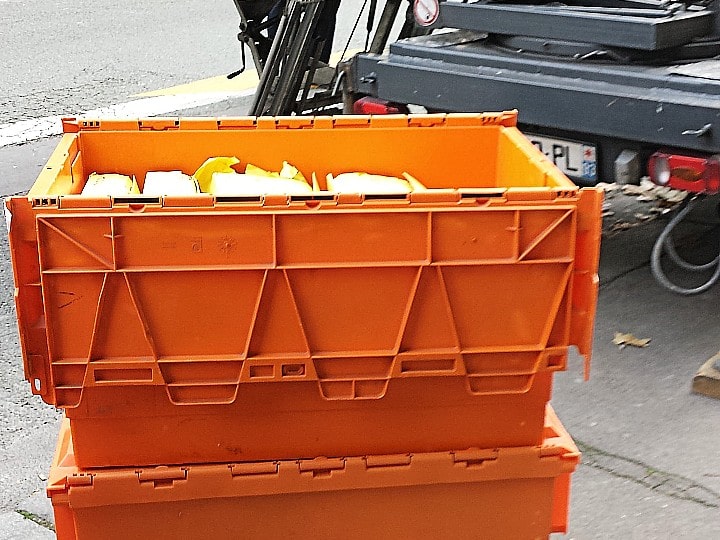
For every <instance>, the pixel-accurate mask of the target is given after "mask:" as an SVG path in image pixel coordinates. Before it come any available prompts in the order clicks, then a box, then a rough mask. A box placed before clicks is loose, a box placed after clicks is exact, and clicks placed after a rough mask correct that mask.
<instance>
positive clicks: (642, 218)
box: [635, 213, 652, 221]
mask: <svg viewBox="0 0 720 540" xmlns="http://www.w3.org/2000/svg"><path fill="white" fill-rule="evenodd" d="M635 218H636V219H639V220H640V221H647V220H648V219H650V218H652V216H651V215H650V214H640V213H636V214H635Z"/></svg>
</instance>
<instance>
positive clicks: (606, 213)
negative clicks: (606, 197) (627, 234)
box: [602, 210, 615, 217]
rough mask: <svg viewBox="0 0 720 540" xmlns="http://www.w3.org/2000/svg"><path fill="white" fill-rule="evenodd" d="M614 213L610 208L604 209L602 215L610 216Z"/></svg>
mask: <svg viewBox="0 0 720 540" xmlns="http://www.w3.org/2000/svg"><path fill="white" fill-rule="evenodd" d="M614 215H615V212H613V211H612V210H605V211H604V212H603V213H602V217H611V216H614Z"/></svg>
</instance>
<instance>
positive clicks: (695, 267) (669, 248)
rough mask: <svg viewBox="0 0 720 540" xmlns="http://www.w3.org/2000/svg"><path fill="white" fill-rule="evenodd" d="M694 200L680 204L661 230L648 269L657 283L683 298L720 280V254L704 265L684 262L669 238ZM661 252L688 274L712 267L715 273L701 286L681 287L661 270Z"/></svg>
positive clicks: (706, 288)
mask: <svg viewBox="0 0 720 540" xmlns="http://www.w3.org/2000/svg"><path fill="white" fill-rule="evenodd" d="M696 200H697V197H690V198H687V199H685V200H684V201H683V202H682V205H681V206H680V209H679V210H678V212H677V213H676V214H675V216H673V218H672V219H671V220H670V222H669V223H668V224H667V226H666V227H665V228H664V229H663V231H662V232H661V233H660V236H658V238H657V240H656V241H655V245H654V246H653V250H652V255H651V256H650V269H651V271H652V274H653V276H655V279H656V280H657V282H658V283H659V284H660V285H662V286H663V287H665V288H666V289H668V290H669V291H672V292H674V293H676V294H680V295H683V296H691V295H694V294H700V293H703V292H705V291H707V290H708V289H709V288H710V287H712V286H713V285H715V283H717V281H718V279H720V253H718V256H717V257H715V258H714V259H713V260H712V261H710V262H707V263H704V264H693V263H691V262H688V261H686V260H685V259H683V258H682V257H681V256H680V255H679V254H678V252H677V250H676V249H675V243H674V242H673V239H672V236H671V233H672V231H673V229H674V228H675V227H676V226H677V225H678V223H680V222H681V221H682V220H683V219H684V218H685V216H687V214H688V213H689V212H690V210H691V209H692V207H693V205H694V203H695V201H696ZM663 252H667V254H668V256H669V258H670V259H671V260H672V262H673V263H674V264H676V265H677V266H679V267H680V268H682V269H684V270H687V271H689V272H702V271H705V270H710V269H711V268H713V267H715V271H714V272H713V273H712V275H711V276H710V278H709V279H708V280H707V281H706V282H705V283H703V284H702V285H699V286H697V287H682V286H680V285H677V284H675V283H673V282H672V281H670V279H669V278H668V277H667V274H666V273H665V271H664V270H663V268H662V265H661V264H660V263H661V258H662V255H663Z"/></svg>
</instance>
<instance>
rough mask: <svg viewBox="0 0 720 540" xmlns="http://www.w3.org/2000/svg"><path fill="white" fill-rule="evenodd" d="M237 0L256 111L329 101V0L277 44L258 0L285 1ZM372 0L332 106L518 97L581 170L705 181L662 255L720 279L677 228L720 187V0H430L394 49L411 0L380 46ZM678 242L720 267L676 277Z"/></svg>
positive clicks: (302, 14) (298, 3) (543, 135)
mask: <svg viewBox="0 0 720 540" xmlns="http://www.w3.org/2000/svg"><path fill="white" fill-rule="evenodd" d="M234 1H235V4H236V6H237V8H238V11H239V12H240V14H241V33H240V35H239V36H238V37H239V39H240V40H241V42H243V43H245V44H247V45H249V46H250V49H251V50H253V59H254V60H255V63H256V65H258V69H259V71H261V73H262V76H261V82H260V85H259V87H258V91H257V94H256V96H255V102H254V103H253V107H252V109H251V113H252V114H258V115H261V114H293V113H296V114H302V113H305V112H308V111H310V112H317V111H318V110H319V108H318V107H317V106H315V105H313V104H312V103H311V100H309V99H308V97H309V96H310V95H311V93H312V92H310V88H311V83H312V79H313V74H314V70H315V69H316V67H317V66H318V64H317V62H316V61H315V58H316V56H317V55H316V50H317V49H315V48H313V47H318V44H317V43H316V42H313V40H312V39H310V38H308V36H313V30H312V28H313V24H314V22H313V21H314V19H315V18H316V17H317V13H319V11H320V9H321V6H320V4H322V2H323V1H324V0H287V2H286V3H285V10H284V13H283V17H282V20H280V22H279V25H278V28H279V30H278V32H277V34H276V35H275V39H274V41H271V43H272V46H270V45H268V43H267V39H266V40H265V41H263V39H260V38H258V37H257V36H258V35H261V34H262V30H263V29H264V28H266V27H267V26H265V27H263V26H262V25H267V24H268V23H267V22H264V21H263V19H262V17H260V16H258V15H257V12H262V11H263V9H264V10H265V11H266V12H267V10H269V7H268V6H269V5H271V4H272V3H273V1H272V0H270V1H269V0H254V1H252V0H234ZM368 1H369V2H370V5H369V12H370V14H369V15H368V18H367V21H368V24H367V30H368V41H367V42H366V52H364V53H360V54H357V55H355V56H354V57H352V58H351V59H350V60H348V61H346V62H343V63H342V64H341V65H340V66H339V69H338V71H337V72H336V73H335V76H334V78H333V81H332V84H331V85H330V86H331V88H332V90H326V91H325V92H319V91H315V92H314V96H315V97H316V98H317V97H319V98H321V99H320V101H319V103H320V106H324V105H329V104H332V103H337V102H338V101H339V99H340V98H339V96H338V90H339V88H340V87H342V90H343V99H344V110H345V112H355V113H368V114H369V113H373V114H378V113H383V112H388V113H389V112H403V111H406V110H407V109H406V106H408V105H415V106H421V107H424V108H425V109H426V110H428V111H430V112H450V111H478V112H482V111H493V110H507V109H518V110H519V111H520V112H519V120H520V127H521V129H522V130H523V132H524V133H525V134H526V135H527V136H528V137H529V138H530V139H531V140H532V141H533V142H534V144H535V145H536V146H537V147H538V148H539V149H540V150H541V151H542V152H543V153H545V154H546V155H547V156H548V157H549V158H550V159H551V160H553V161H554V162H555V164H556V165H558V167H560V168H561V169H562V170H563V171H564V172H565V173H566V174H567V175H568V176H570V177H571V178H573V179H574V180H575V181H576V182H577V183H578V184H581V185H583V184H584V185H588V184H595V183H597V182H598V181H600V180H603V181H606V182H613V181H616V182H621V183H637V182H638V181H639V179H640V177H641V176H643V175H649V176H650V178H651V179H652V180H653V181H654V182H655V183H657V184H659V185H666V186H669V187H672V188H676V189H683V190H686V191H689V192H691V193H692V194H694V198H693V199H691V201H689V202H688V203H687V204H686V205H683V207H682V208H681V209H680V210H679V211H678V214H677V215H676V216H675V218H674V219H673V220H672V221H671V222H670V223H669V224H668V226H667V229H666V230H665V231H664V232H663V234H662V235H661V236H660V238H659V239H658V243H657V244H656V246H655V250H654V252H653V264H652V268H653V271H654V273H655V275H656V276H657V279H658V281H659V282H660V283H661V284H662V285H663V286H665V287H668V288H669V289H670V290H673V291H674V292H677V293H681V294H696V293H699V292H703V291H704V290H707V288H709V287H710V286H711V285H712V284H713V283H715V282H716V281H717V280H718V279H720V259H718V258H715V259H713V260H712V261H710V262H709V263H707V264H701V265H696V264H691V263H689V262H687V261H684V260H683V259H681V258H680V256H679V255H678V254H677V251H676V250H675V248H674V245H673V244H672V241H671V240H670V234H671V232H672V230H673V229H674V227H675V226H676V225H677V223H678V222H679V221H680V220H682V219H683V218H684V217H685V216H686V215H687V213H688V212H689V211H690V209H691V208H692V207H693V205H694V201H695V200H696V199H697V198H701V197H703V196H705V195H713V194H715V193H717V192H718V191H720V13H719V10H720V0H693V1H690V2H684V3H681V2H673V1H667V0H566V1H565V2H564V3H557V2H549V1H547V0H481V1H475V2H468V1H466V0H463V1H461V0H416V1H413V2H412V3H411V5H413V6H414V17H415V24H414V25H413V24H412V23H409V24H406V25H405V27H404V28H403V31H402V32H401V36H400V37H401V39H399V40H398V41H395V42H393V43H391V44H390V47H389V49H387V50H386V48H385V46H386V44H387V43H388V42H389V34H390V29H391V28H392V26H393V22H394V20H395V18H396V17H397V14H398V12H399V9H400V5H401V4H402V3H403V0H387V1H386V2H385V5H384V9H383V12H382V15H381V16H380V17H379V22H378V27H377V29H376V31H375V36H374V38H373V39H372V45H370V46H368V43H369V36H370V30H371V29H372V25H373V20H374V13H375V7H376V3H377V2H376V0H366V2H365V5H367V4H368ZM260 4H264V5H263V6H262V7H263V9H258V5H260ZM251 6H252V7H251ZM364 7H365V6H364ZM243 9H245V10H246V11H247V12H248V13H252V15H253V17H255V19H253V18H251V17H250V16H247V17H245V16H244V15H243ZM361 16H362V11H361V13H360V14H359V15H358V21H356V26H357V22H359V20H360V17H361ZM275 24H278V23H277V22H276V23H275ZM408 36H409V37H408ZM402 38H406V39H402ZM341 83H342V84H341ZM323 99H324V100H325V101H324V102H323V101H322V100H323ZM664 253H667V255H668V257H667V258H666V259H667V260H668V261H672V262H674V263H675V264H676V265H678V266H679V267H680V268H681V269H682V270H683V271H687V272H709V271H712V276H711V277H710V279H709V281H708V282H707V283H705V284H704V285H701V286H699V287H691V288H684V287H680V286H678V285H675V284H673V283H672V282H671V281H670V279H669V278H668V277H667V276H666V274H665V273H664V272H663V270H662V268H661V266H660V258H661V257H662V255H663V254H664ZM713 269H714V271H713Z"/></svg>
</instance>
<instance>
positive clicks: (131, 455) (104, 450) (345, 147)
mask: <svg viewBox="0 0 720 540" xmlns="http://www.w3.org/2000/svg"><path fill="white" fill-rule="evenodd" d="M515 121H516V115H515V114H514V113H502V114H486V115H424V116H410V117H407V116H395V117H382V118H369V117H341V118H315V119H312V118H287V119H266V118H260V119H230V120H227V119H226V120H211V119H202V120H197V119H196V120H180V121H174V120H173V121H170V120H163V119H160V120H152V121H135V122H129V121H107V122H75V121H68V122H66V123H65V128H66V135H65V136H64V137H63V140H62V141H61V143H60V145H59V147H58V149H57V150H56V152H55V154H53V156H52V157H51V160H50V162H49V164H48V167H47V168H46V170H45V171H43V173H42V174H41V176H40V178H39V179H38V181H37V182H36V184H35V186H34V187H33V189H32V190H31V192H30V193H29V195H28V197H17V198H13V199H11V200H10V201H9V203H8V208H9V211H10V213H11V215H12V220H11V230H10V241H11V248H12V252H13V267H14V271H15V278H16V285H17V295H16V298H17V309H18V321H19V327H20V334H21V337H22V347H23V355H24V359H25V367H26V375H27V378H28V380H30V381H31V383H32V386H33V391H34V392H35V393H37V394H40V395H41V396H42V397H43V399H45V401H47V402H49V403H52V404H54V405H56V406H59V407H62V408H64V409H65V410H66V415H67V417H68V418H69V419H70V429H71V431H72V439H73V448H74V449H73V458H72V459H73V464H74V465H75V466H78V467H81V468H82V469H93V468H97V467H120V468H122V467H142V468H145V467H149V466H154V465H161V466H167V465H189V464H202V463H218V462H227V463H234V464H238V463H246V462H253V463H264V465H262V466H260V468H261V469H262V468H263V467H266V466H269V465H267V464H268V463H272V462H285V461H287V460H298V459H300V460H307V459H313V458H316V457H318V456H338V457H346V456H373V455H375V456H377V455H387V454H393V455H395V454H403V455H407V454H413V455H421V454H422V455H424V454H428V453H436V452H445V453H447V452H449V451H459V450H465V449H470V448H500V447H533V446H538V445H542V444H543V441H544V431H543V425H544V417H545V406H546V404H547V402H548V401H549V399H550V394H551V383H552V374H553V372H554V371H557V370H561V369H564V368H565V363H566V358H567V349H568V348H569V346H570V345H576V346H577V347H578V348H579V349H580V351H581V353H583V354H584V355H585V356H586V358H587V359H588V361H589V355H590V347H591V337H592V323H593V318H594V307H595V300H596V294H597V277H596V270H597V258H598V251H599V225H600V199H601V196H600V193H599V192H598V191H596V190H591V189H579V188H577V187H576V186H574V185H572V184H571V183H570V182H569V181H568V180H567V178H565V177H564V176H563V175H562V174H561V173H560V172H559V171H558V170H557V169H555V168H554V167H553V166H552V165H551V164H550V163H549V162H548V161H547V160H546V159H545V158H544V157H542V156H541V155H540V154H539V153H538V152H537V151H536V150H535V149H534V148H533V147H532V145H531V144H530V143H529V142H528V141H527V140H526V139H524V138H523V137H522V135H521V134H520V133H519V132H518V131H517V129H516V128H515ZM318 148H322V149H323V150H322V152H318V150H317V149H318ZM391 149H402V151H393V150H391ZM237 153H242V154H243V155H244V156H247V157H246V159H248V160H251V161H252V162H253V163H255V164H257V165H260V166H264V167H268V168H272V167H275V166H277V164H278V163H279V162H281V161H282V160H288V161H291V162H292V163H294V164H295V165H296V166H297V167H298V168H299V169H300V170H301V171H303V172H304V173H305V174H306V176H309V175H310V174H311V173H315V174H316V175H317V176H318V177H319V178H324V176H325V174H327V173H329V172H333V173H337V172H343V171H347V170H365V171H371V172H376V173H379V174H386V175H393V176H400V175H401V174H402V173H404V172H409V173H411V174H412V175H413V176H415V177H417V178H418V179H420V180H421V181H422V182H423V183H424V184H425V185H426V186H427V188H428V189H426V190H421V191H415V192H412V193H409V194H390V195H388V194H384V195H374V194H337V193H331V192H328V191H317V192H314V193H313V194H312V195H308V196H300V197H298V196H292V197H284V196H283V197H278V196H265V197H262V196H258V197H246V196H243V197H214V196H212V195H208V194H202V195H197V196H188V197H147V196H131V197H123V198H111V197H86V196H82V195H79V192H80V191H81V189H82V185H83V182H84V179H85V178H87V176H88V174H89V173H90V172H93V171H103V172H105V171H107V172H110V171H111V172H119V173H123V174H127V175H133V176H136V177H137V178H142V177H143V175H144V173H145V172H147V171H149V170H159V169H173V170H175V169H177V170H183V171H192V170H194V169H195V168H197V166H198V165H199V164H200V163H202V162H203V161H204V160H205V159H206V158H207V157H209V156H210V155H233V154H237ZM140 184H141V186H142V182H140ZM320 187H321V188H322V187H323V186H322V185H321V186H320ZM63 437H66V436H65V435H63ZM368 459H369V458H368ZM143 470H145V469H143ZM194 470H202V469H197V468H196V469H194ZM263 470H264V469H263ZM73 478H74V476H73ZM93 478H95V477H93ZM96 478H100V477H96ZM171 480H172V479H171ZM433 482H434V481H433Z"/></svg>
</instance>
